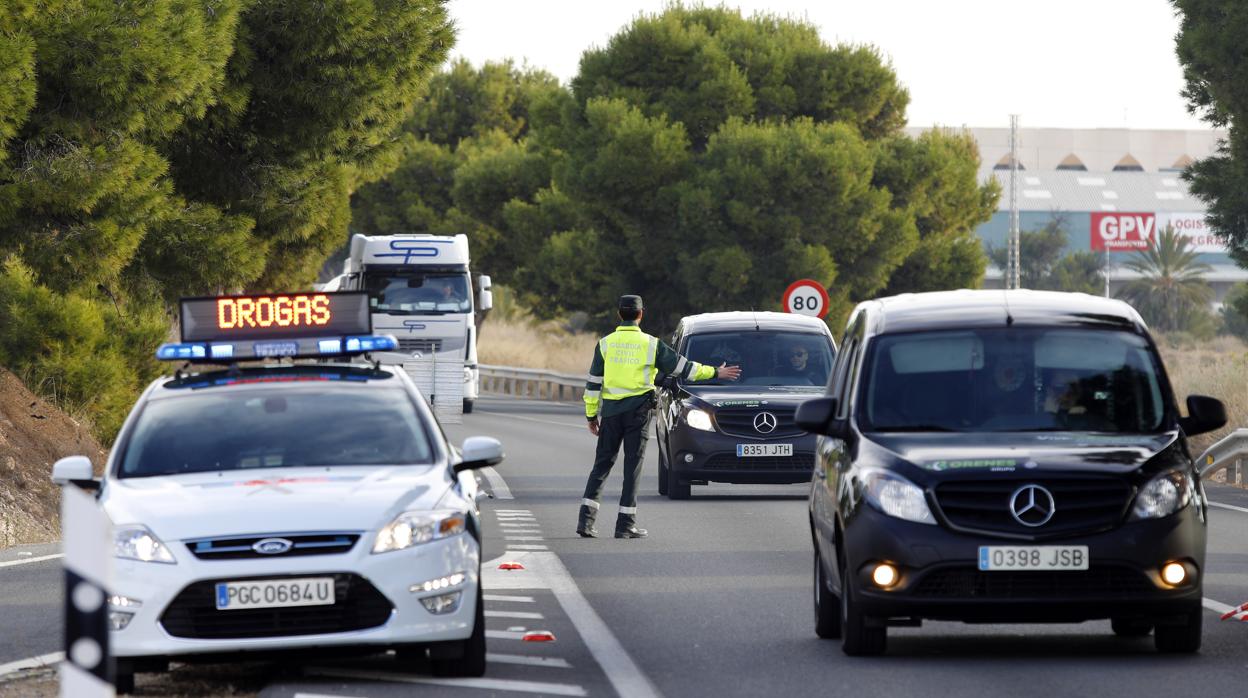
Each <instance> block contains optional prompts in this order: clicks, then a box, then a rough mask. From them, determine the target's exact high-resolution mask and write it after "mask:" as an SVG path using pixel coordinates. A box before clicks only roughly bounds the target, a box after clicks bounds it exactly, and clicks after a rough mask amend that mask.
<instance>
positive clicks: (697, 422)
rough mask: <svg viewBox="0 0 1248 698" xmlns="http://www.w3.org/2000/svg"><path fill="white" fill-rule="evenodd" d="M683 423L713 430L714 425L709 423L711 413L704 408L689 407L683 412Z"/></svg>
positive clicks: (695, 427) (704, 429)
mask: <svg viewBox="0 0 1248 698" xmlns="http://www.w3.org/2000/svg"><path fill="white" fill-rule="evenodd" d="M685 423H686V424H688V425H689V426H691V427H693V428H694V429H700V430H702V431H715V427H714V426H713V425H712V424H711V415H710V414H709V413H708V412H707V411H706V410H699V409H696V408H694V409H690V410H689V411H688V412H686V413H685Z"/></svg>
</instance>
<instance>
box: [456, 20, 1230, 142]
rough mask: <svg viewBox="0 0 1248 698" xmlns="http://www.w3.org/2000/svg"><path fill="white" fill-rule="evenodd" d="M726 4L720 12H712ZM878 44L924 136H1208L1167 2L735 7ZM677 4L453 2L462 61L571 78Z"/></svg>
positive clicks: (836, 37) (828, 36) (837, 39)
mask: <svg viewBox="0 0 1248 698" xmlns="http://www.w3.org/2000/svg"><path fill="white" fill-rule="evenodd" d="M708 4H718V3H708ZM723 4H725V5H726V6H728V7H733V8H739V9H740V10H741V11H742V13H743V14H746V15H749V14H753V13H755V12H759V11H763V12H770V13H773V14H778V15H781V16H788V17H794V18H798V19H804V20H806V21H808V22H810V23H812V24H814V25H815V26H816V27H817V28H818V30H819V34H820V36H822V37H823V39H824V41H826V42H828V43H829V44H838V43H850V44H870V45H873V46H875V47H876V48H878V49H879V50H880V51H881V53H882V54H883V55H884V56H885V57H886V58H887V60H889V61H890V62H891V64H892V66H893V69H894V70H895V71H896V72H897V74H898V76H899V78H900V80H901V82H902V83H903V84H904V85H905V86H906V88H907V89H908V90H909V91H910V106H909V109H908V110H907V115H908V117H909V125H911V126H931V125H942V126H969V127H989V126H1001V127H1005V126H1008V125H1009V115H1010V114H1018V115H1019V120H1020V124H1021V125H1022V126H1024V127H1033V128H1045V127H1052V128H1122V127H1128V128H1158V129H1206V128H1208V126H1207V125H1206V124H1204V122H1202V121H1200V120H1199V119H1197V118H1196V117H1193V116H1191V115H1189V114H1188V113H1187V109H1186V105H1185V103H1184V100H1183V98H1182V96H1181V95H1180V94H1179V93H1180V91H1181V90H1182V89H1183V74H1182V70H1181V69H1180V67H1179V62H1178V59H1177V58H1176V57H1175V53H1174V37H1175V34H1177V33H1178V30H1179V20H1178V19H1177V17H1176V16H1175V13H1174V10H1173V8H1172V7H1171V5H1170V3H1169V2H1167V0H1043V1H1030V0H1028V1H1022V0H943V1H941V2H935V1H932V0H856V1H852V2H850V1H846V0H823V1H822V2H820V1H819V0H805V1H804V2H803V1H795V0H771V1H770V2H755V1H752V0H735V1H734V0H729V1H727V2H725V3H723ZM666 5H667V2H666V1H665V0H616V1H614V2H604V1H603V0H527V1H524V2H521V1H519V0H451V2H450V12H451V16H452V18H453V19H454V21H455V24H456V27H457V31H458V39H457V41H456V47H455V49H454V50H453V51H452V56H453V57H464V58H467V59H468V60H469V61H471V62H472V63H473V64H476V65H480V64H481V63H484V62H485V61H494V60H503V59H505V58H511V59H513V60H515V61H517V62H521V63H522V62H527V63H528V64H529V65H531V66H533V67H537V68H543V69H545V70H548V71H550V72H551V73H554V74H555V75H556V76H558V77H559V78H560V79H561V80H563V81H564V82H567V81H568V80H570V79H571V78H572V77H573V76H574V75H575V74H576V71H577V66H578V64H579V62H580V57H581V53H582V52H583V51H584V50H585V49H587V48H590V47H602V46H605V45H606V44H607V42H608V40H609V39H610V37H611V36H612V35H613V34H615V33H617V32H618V31H619V30H620V29H622V28H623V27H624V26H625V25H627V24H628V23H629V22H630V21H631V20H632V19H633V18H635V17H636V16H637V15H638V14H640V13H645V14H653V13H657V12H660V11H662V10H663V8H664V7H665V6H666Z"/></svg>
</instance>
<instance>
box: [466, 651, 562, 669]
mask: <svg viewBox="0 0 1248 698" xmlns="http://www.w3.org/2000/svg"><path fill="white" fill-rule="evenodd" d="M485 661H487V662H494V663H498V664H520V665H523V666H541V667H550V668H552V669H571V668H572V665H571V664H568V660H566V659H561V658H559V657H530V656H528V655H524V654H493V653H488V654H486V655H485Z"/></svg>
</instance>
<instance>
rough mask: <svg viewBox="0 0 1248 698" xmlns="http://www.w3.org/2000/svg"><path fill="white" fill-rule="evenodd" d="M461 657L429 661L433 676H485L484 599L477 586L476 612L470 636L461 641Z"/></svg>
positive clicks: (479, 586)
mask: <svg viewBox="0 0 1248 698" xmlns="http://www.w3.org/2000/svg"><path fill="white" fill-rule="evenodd" d="M463 643H464V644H463V649H464V651H463V655H462V656H460V657H458V658H455V659H431V660H430V661H429V664H430V665H431V668H432V669H433V675H434V676H440V677H469V676H484V675H485V599H484V598H482V595H481V584H480V583H478V584H477V612H476V613H475V614H474V615H473V625H472V636H471V637H469V638H468V639H467V640H464V641H463Z"/></svg>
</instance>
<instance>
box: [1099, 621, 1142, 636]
mask: <svg viewBox="0 0 1248 698" xmlns="http://www.w3.org/2000/svg"><path fill="white" fill-rule="evenodd" d="M1109 624H1110V626H1112V627H1113V629H1114V634H1115V635H1117V636H1118V637H1144V636H1145V635H1147V634H1149V633H1151V632H1153V624H1152V623H1150V622H1148V621H1146V620H1144V619H1143V618H1114V619H1111V620H1110V621H1109Z"/></svg>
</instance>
